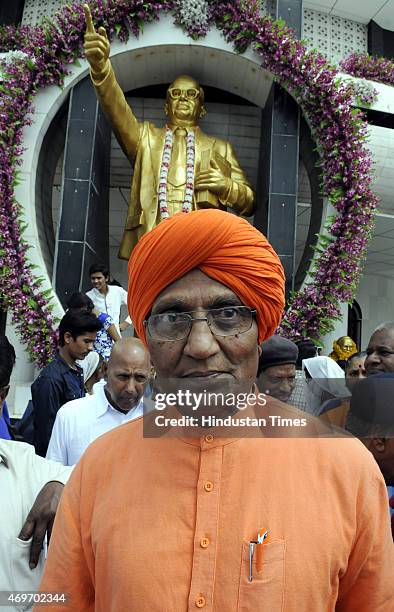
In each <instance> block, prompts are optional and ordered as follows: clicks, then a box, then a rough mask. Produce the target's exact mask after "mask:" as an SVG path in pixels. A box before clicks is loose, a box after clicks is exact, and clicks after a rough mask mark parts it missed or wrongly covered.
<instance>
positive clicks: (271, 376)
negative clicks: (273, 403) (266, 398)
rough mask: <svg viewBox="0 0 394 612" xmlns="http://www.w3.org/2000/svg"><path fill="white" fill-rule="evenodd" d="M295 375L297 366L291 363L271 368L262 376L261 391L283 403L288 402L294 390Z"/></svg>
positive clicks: (260, 377) (260, 378) (259, 384)
mask: <svg viewBox="0 0 394 612" xmlns="http://www.w3.org/2000/svg"><path fill="white" fill-rule="evenodd" d="M295 375H296V369H295V365H293V364H291V363H287V364H285V365H277V366H271V367H270V368H266V369H265V370H264V371H263V372H262V373H261V374H260V376H259V381H258V386H259V389H260V391H262V393H265V394H266V395H271V396H272V397H276V399H278V400H280V401H281V402H287V401H288V399H289V397H290V395H291V394H292V392H293V389H294V385H295Z"/></svg>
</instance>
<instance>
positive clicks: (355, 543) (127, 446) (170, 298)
mask: <svg viewBox="0 0 394 612" xmlns="http://www.w3.org/2000/svg"><path fill="white" fill-rule="evenodd" d="M283 306H284V273H283V269H282V266H281V263H280V261H279V258H278V256H277V255H276V253H275V252H274V251H273V249H272V247H271V246H270V245H269V243H268V242H267V240H266V239H265V237H264V236H263V235H262V234H260V232H258V230H257V229H255V228H254V227H252V226H251V225H250V224H249V223H248V222H247V221H246V220H243V219H240V218H239V217H236V216H235V215H232V214H229V213H226V212H223V211H218V210H200V211H195V212H191V213H189V214H182V213H181V214H178V215H174V216H173V217H171V218H170V219H168V220H166V221H164V222H163V223H160V224H159V225H158V226H157V227H155V228H154V229H153V230H152V231H151V232H149V233H147V234H146V235H145V236H144V237H143V238H142V239H141V240H140V242H139V243H138V245H137V247H136V248H135V250H134V251H133V254H132V256H131V258H130V262H129V312H130V316H131V317H132V319H133V322H134V324H135V329H136V331H137V334H138V336H139V337H140V338H141V340H142V341H143V342H144V343H146V344H147V346H148V348H149V350H150V354H151V358H152V362H153V364H154V366H155V368H156V372H157V376H158V378H159V380H160V382H161V391H165V381H166V379H169V380H171V384H170V385H169V388H170V389H171V388H172V387H173V385H174V383H173V381H174V379H179V380H180V381H181V384H182V385H184V386H185V385H186V383H187V382H188V381H193V382H194V384H197V383H199V386H200V389H201V393H204V390H207V391H209V390H210V389H211V388H215V387H217V386H218V382H219V381H222V382H223V385H224V387H225V388H228V387H229V388H231V387H232V388H233V389H234V390H238V389H240V390H244V389H245V388H246V389H248V390H249V392H250V395H251V396H252V395H254V393H253V392H254V391H255V386H254V380H255V377H256V375H257V368H258V360H259V355H260V352H261V351H260V345H261V343H262V342H263V341H264V340H266V339H267V338H269V337H270V336H271V335H272V334H273V333H274V331H275V329H276V328H277V326H278V324H279V321H280V317H281V313H282V311H283ZM174 395H175V394H174ZM167 399H168V401H169V395H168V398H167ZM172 400H173V398H171V401H172ZM172 403H173V402H172ZM179 403H180V402H179ZM207 408H208V406H207V404H205V403H204V406H203V411H206V410H207ZM173 409H174V411H175V410H177V405H174V406H173ZM256 411H258V413H259V414H262V415H263V416H264V415H265V416H266V418H267V420H268V419H269V416H275V415H278V414H279V413H280V412H281V413H283V414H288V415H293V416H294V421H295V420H296V417H297V416H299V415H303V416H304V415H305V417H306V419H307V418H308V419H311V420H312V421H314V418H313V417H312V416H310V415H306V414H305V413H304V412H300V411H298V410H296V409H294V408H292V407H290V406H287V405H286V404H282V403H281V402H279V401H278V400H275V399H271V398H269V400H268V403H267V405H266V406H265V407H264V408H260V407H259V408H258V410H257V407H256V406H255V405H253V403H252V400H250V402H249V403H248V406H247V408H246V410H245V411H237V410H235V411H234V409H233V408H231V409H227V412H228V413H230V414H231V415H232V416H233V417H234V419H236V420H237V418H238V417H239V413H241V414H242V412H243V414H245V412H248V413H249V414H256ZM181 412H182V413H183V409H182V408H181V407H179V413H181ZM196 412H197V413H198V411H196ZM211 412H213V413H214V414H215V415H217V414H226V406H225V405H224V404H222V403H219V404H218V405H217V406H211ZM183 416H184V415H183ZM146 418H148V419H150V418H151V415H148V417H144V419H137V420H136V421H134V422H132V423H128V424H126V425H124V426H122V427H120V428H119V429H117V430H116V431H112V432H109V433H107V434H106V435H105V436H102V437H101V438H100V439H99V440H97V441H96V442H94V443H93V444H92V445H91V446H90V448H89V449H88V450H87V451H86V453H85V454H84V456H83V457H82V459H81V460H80V462H79V463H78V465H77V466H76V468H75V471H74V473H73V476H72V477H71V480H70V482H69V484H68V486H67V487H66V490H65V491H64V495H63V499H62V502H61V504H60V509H59V513H58V517H57V519H56V524H55V528H54V533H53V536H52V543H51V547H50V550H49V556H48V561H47V567H46V573H45V575H44V579H43V582H42V584H41V589H42V590H43V591H55V592H57V591H60V592H63V591H64V592H67V593H68V596H69V601H68V604H67V605H66V606H65V607H63V608H62V609H63V610H67V611H71V610H72V611H75V610H86V611H87V610H92V611H93V610H95V611H96V612H104V611H105V612H110V611H113V612H117V611H118V610H138V612H145V611H146V612H148V611H149V612H151V611H152V610H171V611H176V612H182V611H186V610H195V609H196V608H197V609H198V608H200V609H204V608H205V609H207V610H211V611H216V612H233V611H234V610H251V611H256V612H263V611H267V610H269V611H270V612H271V611H277V610H285V611H286V612H299V611H300V610H313V612H328V611H330V612H333V611H334V610H337V611H339V610H340V611H341V612H354V610H357V611H358V612H360V611H361V612H367V611H368V612H370V611H371V610H374V611H378V610H379V612H391V611H392V610H393V608H394V581H393V567H394V551H393V546H392V541H391V532H390V525H389V517H388V514H387V494H386V488H385V484H384V481H383V478H382V476H381V474H380V472H379V469H378V467H377V465H376V463H375V462H374V460H373V458H372V457H371V455H370V453H368V452H367V450H366V449H365V448H364V447H363V446H362V445H361V444H360V443H359V442H358V441H357V440H355V439H353V438H352V437H350V436H349V437H346V438H344V439H338V438H334V437H331V438H322V437H316V436H315V437H306V436H311V434H312V432H313V431H315V433H316V432H318V431H319V430H318V425H314V424H313V423H312V424H311V425H310V426H308V427H306V428H305V429H306V432H307V433H306V435H304V436H302V435H301V436H296V435H293V436H292V435H291V428H288V429H287V432H286V433H285V437H283V436H281V435H280V434H279V432H276V435H272V436H267V435H264V432H263V435H261V433H262V432H261V430H258V432H259V433H260V435H257V434H258V432H257V431H256V430H257V429H258V428H255V429H253V428H252V429H251V430H250V431H249V430H245V431H244V432H241V430H242V427H239V428H238V429H237V428H234V435H233V436H232V437H230V435H226V436H225V437H221V436H220V435H218V430H217V429H216V428H198V426H197V427H196V428H194V427H192V428H191V429H194V430H197V431H198V432H199V435H197V436H196V435H195V436H192V435H190V432H189V431H188V429H187V428H184V429H183V430H180V431H178V432H177V434H176V435H175V436H173V437H170V436H159V437H151V438H148V437H144V435H143V421H144V420H145V419H146ZM240 418H241V417H239V420H240ZM306 419H305V420H306ZM298 420H299V419H298ZM197 421H198V417H197ZM316 422H317V423H319V425H320V426H321V423H320V422H319V421H318V420H317V419H316ZM278 430H280V427H279V428H278ZM225 433H226V434H229V431H228V430H227V431H226V432H225ZM274 433H275V432H274ZM219 434H220V432H219ZM267 538H268V539H267ZM46 606H47V610H52V609H57V607H56V606H53V605H51V604H49V605H48V604H47V605H46Z"/></svg>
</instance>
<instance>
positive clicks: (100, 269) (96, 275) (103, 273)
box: [86, 263, 131, 331]
mask: <svg viewBox="0 0 394 612" xmlns="http://www.w3.org/2000/svg"><path fill="white" fill-rule="evenodd" d="M89 276H90V282H91V283H92V285H93V289H91V290H90V291H87V292H86V295H88V296H89V297H90V299H91V300H92V302H93V304H94V306H95V308H97V310H99V311H100V313H101V312H106V313H107V314H109V315H110V316H111V317H112V319H113V321H114V324H115V325H116V327H117V329H118V331H123V330H125V329H126V328H127V327H128V326H129V325H131V319H130V317H127V318H126V319H125V320H124V321H122V323H120V309H121V307H122V306H126V305H127V291H125V290H124V289H123V287H118V286H117V285H108V281H109V270H108V268H107V266H106V265H105V264H101V263H97V264H93V265H92V266H90V268H89Z"/></svg>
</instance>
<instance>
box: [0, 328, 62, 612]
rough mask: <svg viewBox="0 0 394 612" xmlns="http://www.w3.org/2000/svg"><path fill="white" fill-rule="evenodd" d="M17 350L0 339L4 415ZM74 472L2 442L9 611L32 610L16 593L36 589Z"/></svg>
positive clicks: (0, 482)
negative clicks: (47, 543)
mask: <svg viewBox="0 0 394 612" xmlns="http://www.w3.org/2000/svg"><path fill="white" fill-rule="evenodd" d="M14 362H15V351H14V348H13V346H12V345H11V344H10V343H9V341H8V339H7V337H6V336H0V415H1V412H2V409H3V404H4V401H5V398H6V396H7V393H8V390H9V382H10V377H11V373H12V368H13V365H14ZM71 471H72V469H71V468H69V467H64V466H62V465H60V464H59V463H54V462H53V461H48V460H47V459H43V458H42V457H39V456H38V455H35V453H34V447H33V446H31V445H29V444H25V443H23V442H14V441H13V440H0V517H1V521H0V592H1V591H9V592H10V593H8V594H4V593H3V595H2V598H1V602H0V604H1V609H2V610H4V611H5V612H7V611H12V610H15V609H16V607H17V608H18V609H20V610H22V609H23V610H30V609H31V608H32V606H33V602H31V603H30V605H29V601H28V600H27V601H26V602H24V604H23V605H22V603H21V602H20V606H19V607H18V606H17V602H15V600H12V599H9V597H10V596H11V597H12V595H11V593H12V592H14V591H29V592H32V591H33V592H34V591H36V590H37V589H38V586H39V583H40V580H41V575H42V570H43V565H44V561H45V558H44V557H45V555H44V554H43V541H44V538H45V534H46V533H47V534H48V538H49V536H50V533H51V530H52V525H53V521H54V518H55V513H56V510H57V505H58V503H59V500H60V496H61V494H62V491H63V486H64V484H65V483H66V482H67V480H68V478H69V476H70V474H71Z"/></svg>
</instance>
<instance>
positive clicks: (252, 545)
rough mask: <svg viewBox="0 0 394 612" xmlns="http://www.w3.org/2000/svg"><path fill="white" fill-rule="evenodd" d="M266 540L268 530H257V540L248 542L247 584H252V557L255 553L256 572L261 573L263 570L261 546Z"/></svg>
mask: <svg viewBox="0 0 394 612" xmlns="http://www.w3.org/2000/svg"><path fill="white" fill-rule="evenodd" d="M267 538H268V529H259V531H258V533H257V540H251V541H250V542H249V582H253V557H254V553H255V551H256V570H257V572H261V570H262V569H263V546H264V542H265V541H266V540H267Z"/></svg>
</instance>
